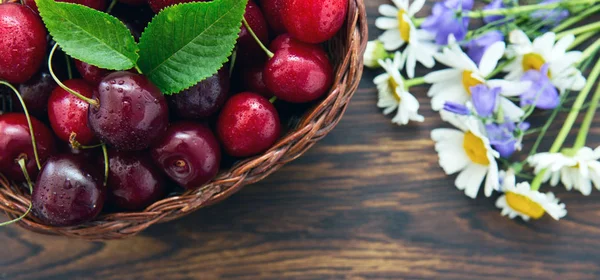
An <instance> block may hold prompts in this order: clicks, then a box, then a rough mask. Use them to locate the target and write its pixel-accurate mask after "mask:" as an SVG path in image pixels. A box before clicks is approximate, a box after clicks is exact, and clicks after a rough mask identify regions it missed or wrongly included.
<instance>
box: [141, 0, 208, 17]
mask: <svg viewBox="0 0 600 280" xmlns="http://www.w3.org/2000/svg"><path fill="white" fill-rule="evenodd" d="M206 1H209V0H148V4H150V8H152V10H153V11H154V12H155V13H157V14H158V12H160V10H162V9H164V8H166V7H169V6H172V5H176V4H182V3H189V2H206Z"/></svg>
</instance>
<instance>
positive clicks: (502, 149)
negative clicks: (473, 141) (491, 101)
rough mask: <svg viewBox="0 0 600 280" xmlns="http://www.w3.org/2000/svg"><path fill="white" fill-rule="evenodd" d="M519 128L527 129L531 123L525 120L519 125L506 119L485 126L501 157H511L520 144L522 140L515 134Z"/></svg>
mask: <svg viewBox="0 0 600 280" xmlns="http://www.w3.org/2000/svg"><path fill="white" fill-rule="evenodd" d="M517 128H518V129H519V130H521V131H525V130H527V129H528V128H529V123H526V122H523V123H520V124H518V125H517V124H515V123H513V122H511V121H508V120H506V122H504V123H502V124H497V123H492V124H487V125H486V126H485V129H486V131H487V135H488V138H489V139H490V145H492V148H493V149H494V150H496V151H497V152H498V153H499V154H500V156H501V157H503V158H509V157H510V156H511V155H512V154H513V153H514V152H515V151H516V150H517V148H518V147H519V146H520V142H521V140H520V139H517V137H516V136H515V132H516V129H517Z"/></svg>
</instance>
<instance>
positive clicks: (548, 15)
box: [531, 0, 569, 23]
mask: <svg viewBox="0 0 600 280" xmlns="http://www.w3.org/2000/svg"><path fill="white" fill-rule="evenodd" d="M558 1H560V0H544V1H542V2H540V4H550V3H555V2H558ZM568 17H569V10H566V9H553V10H544V9H541V10H537V11H534V12H533V13H531V18H532V19H536V20H540V21H546V22H548V23H559V22H561V21H563V20H564V19H565V18H568Z"/></svg>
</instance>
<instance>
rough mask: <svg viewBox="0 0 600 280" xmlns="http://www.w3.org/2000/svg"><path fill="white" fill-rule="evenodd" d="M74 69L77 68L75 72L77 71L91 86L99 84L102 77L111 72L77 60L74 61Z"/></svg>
mask: <svg viewBox="0 0 600 280" xmlns="http://www.w3.org/2000/svg"><path fill="white" fill-rule="evenodd" d="M75 67H76V68H77V71H79V74H81V77H82V78H83V79H84V80H86V81H87V82H89V83H90V84H92V85H97V84H99V83H100V81H102V79H104V77H106V76H108V74H110V73H111V72H112V71H110V70H106V69H102V68H98V67H96V66H94V65H91V64H87V63H85V62H83V61H81V60H77V59H75Z"/></svg>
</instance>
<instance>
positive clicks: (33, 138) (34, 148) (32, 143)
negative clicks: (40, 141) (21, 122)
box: [0, 81, 42, 169]
mask: <svg viewBox="0 0 600 280" xmlns="http://www.w3.org/2000/svg"><path fill="white" fill-rule="evenodd" d="M0 85H5V86H7V87H9V88H10V89H12V91H13V92H14V93H15V94H16V95H17V98H18V99H19V102H21V106H22V107H23V111H24V112H25V117H26V118H27V125H28V126H29V134H31V146H33V156H34V157H35V163H36V164H37V168H38V169H42V164H41V163H40V157H39V155H38V150H37V144H36V142H35V132H34V131H33V124H32V123H31V117H30V116H29V110H27V105H25V101H24V100H23V97H21V93H19V91H18V90H17V89H16V88H15V87H13V85H11V84H9V83H8V82H5V81H0Z"/></svg>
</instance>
